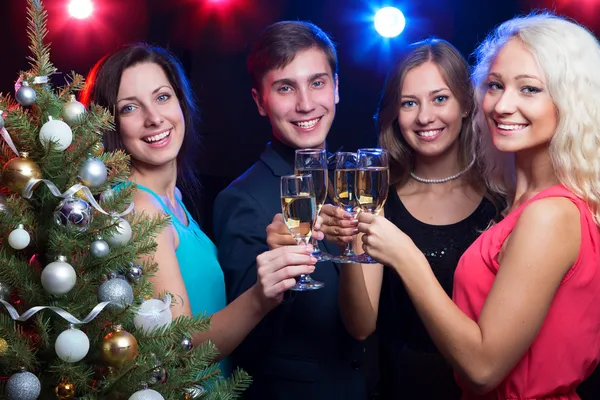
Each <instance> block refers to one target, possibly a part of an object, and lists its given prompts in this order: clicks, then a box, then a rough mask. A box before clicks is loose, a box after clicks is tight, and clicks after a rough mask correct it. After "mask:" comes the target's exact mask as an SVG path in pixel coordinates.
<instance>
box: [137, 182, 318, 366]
mask: <svg viewBox="0 0 600 400" xmlns="http://www.w3.org/2000/svg"><path fill="white" fill-rule="evenodd" d="M135 204H136V210H138V211H142V212H146V213H148V214H156V213H162V212H163V211H162V208H161V207H160V205H158V204H157V203H156V202H155V200H154V199H153V198H152V197H151V196H149V195H148V196H146V195H145V194H144V193H140V195H136V199H135ZM175 235H176V234H175V230H174V228H173V227H172V226H169V227H168V228H167V229H165V230H163V231H162V232H161V233H160V234H159V235H158V236H157V238H156V244H157V249H156V252H155V254H154V261H155V262H157V263H158V271H157V272H156V274H155V276H153V277H151V278H150V280H151V282H152V283H153V284H154V292H155V294H156V295H158V294H159V293H161V292H165V291H168V292H170V293H172V294H175V295H177V296H178V297H181V299H182V304H177V305H175V306H173V307H172V310H171V311H172V314H173V318H176V317H178V316H180V315H186V316H191V315H192V311H191V308H190V304H189V298H188V294H187V290H186V287H185V283H184V281H183V277H182V275H181V271H180V269H179V263H178V261H177V256H176V254H175V250H176V236H175ZM310 251H311V249H310V248H307V247H304V246H288V247H285V248H281V249H277V250H272V251H268V252H265V253H263V254H261V255H259V256H258V257H257V268H258V281H257V282H256V284H255V285H253V286H252V287H251V288H250V289H248V290H246V291H245V292H244V293H242V294H241V295H240V296H239V297H238V298H237V299H236V300H235V301H233V302H232V303H230V304H229V305H228V306H227V307H225V308H224V309H222V310H220V311H218V312H216V313H215V314H213V315H212V316H211V325H210V330H209V331H207V332H201V333H197V334H196V335H195V336H194V338H193V342H194V343H201V342H203V341H206V340H207V339H210V340H211V341H212V342H213V343H214V344H215V346H216V347H217V348H218V349H219V357H218V358H219V359H221V358H224V357H226V356H228V355H229V354H230V353H231V352H232V351H233V350H234V349H235V348H236V347H237V346H238V345H239V344H240V343H241V341H242V340H243V339H244V338H245V337H246V336H247V335H248V333H250V331H252V329H254V327H255V326H256V325H257V324H258V323H259V322H260V320H261V319H262V318H263V317H264V316H265V315H266V314H268V313H269V311H271V310H272V309H273V308H274V307H276V306H277V305H278V304H279V303H280V302H281V300H282V297H283V292H284V291H286V290H288V289H289V288H290V287H292V286H293V285H294V284H295V280H294V277H295V276H298V275H300V274H309V273H311V272H313V271H314V264H315V262H316V260H315V259H314V258H312V257H311V256H310ZM198 285H199V287H198V290H202V283H201V282H198Z"/></svg>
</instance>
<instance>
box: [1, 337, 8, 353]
mask: <svg viewBox="0 0 600 400" xmlns="http://www.w3.org/2000/svg"><path fill="white" fill-rule="evenodd" d="M7 350H8V342H7V341H6V340H5V339H4V338H0V356H3V355H5V354H6V351H7Z"/></svg>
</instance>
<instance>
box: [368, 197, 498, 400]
mask: <svg viewBox="0 0 600 400" xmlns="http://www.w3.org/2000/svg"><path fill="white" fill-rule="evenodd" d="M497 214H498V212H497V210H496V207H495V206H494V205H493V204H492V202H490V201H489V200H488V199H486V198H483V200H482V201H481V203H480V204H479V206H478V207H477V209H476V210H475V211H474V212H473V213H472V214H471V215H469V216H468V217H467V218H465V219H464V220H462V221H459V222H457V223H455V224H451V225H429V224H426V223H423V222H421V221H419V220H417V219H416V218H414V217H413V216H412V215H411V214H410V213H409V212H408V210H407V209H406V207H404V204H403V203H402V201H401V200H400V198H399V197H398V194H397V192H396V189H395V188H394V187H392V188H391V189H390V193H389V196H388V201H387V203H386V205H385V215H386V217H387V218H388V219H389V220H390V221H391V222H393V223H394V225H396V226H397V227H398V228H400V229H401V230H402V231H403V232H404V233H405V234H407V235H408V236H409V237H410V238H411V239H412V240H413V242H414V243H415V245H416V246H417V247H418V248H419V249H420V250H421V251H422V252H423V253H424V254H425V256H426V257H427V260H428V261H429V264H430V265H431V268H432V270H433V272H434V274H435V276H436V278H437V279H438V281H439V282H440V284H441V285H442V287H443V288H444V290H445V291H446V293H447V294H448V295H449V296H452V284H453V281H454V270H455V269H456V265H457V264H458V260H459V258H460V257H461V256H462V254H463V253H464V251H465V250H466V249H467V248H468V247H469V246H470V245H471V243H473V242H474V241H475V239H476V238H477V237H478V236H479V235H480V234H481V232H482V231H484V230H485V229H486V228H487V227H488V226H489V225H490V222H492V221H493V220H494V219H495V217H496V215H497ZM377 331H378V333H379V340H380V363H381V385H380V393H381V398H383V399H460V395H461V391H460V389H459V387H458V386H457V385H456V383H455V381H454V373H453V370H452V367H451V366H450V365H449V364H448V363H447V362H446V361H445V360H444V358H443V357H442V356H441V354H440V353H439V352H438V350H437V348H436V347H435V345H434V344H433V342H432V340H431V339H430V337H429V334H428V333H427V330H426V329H425V327H424V325H423V323H422V322H421V319H420V318H419V315H418V314H417V311H416V310H415V308H414V306H413V304H412V302H411V300H410V297H409V296H408V293H407V292H406V290H405V288H404V285H403V284H402V281H401V279H400V277H399V276H398V275H397V274H396V272H395V271H393V270H392V269H391V268H385V270H384V274H383V283H382V288H381V297H380V301H379V318H378V321H377Z"/></svg>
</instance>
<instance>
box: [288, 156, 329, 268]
mask: <svg viewBox="0 0 600 400" xmlns="http://www.w3.org/2000/svg"><path fill="white" fill-rule="evenodd" d="M294 173H295V174H296V175H304V174H311V175H312V179H313V186H314V188H315V201H316V203H317V215H319V213H320V212H321V208H322V207H323V204H325V201H326V199H327V185H328V183H329V178H328V176H327V153H326V152H325V149H299V150H296V158H295V161H294ZM310 241H311V244H312V246H313V248H314V249H315V251H314V252H313V253H312V255H313V257H315V258H316V259H317V260H319V261H327V260H331V259H332V258H333V256H332V255H331V254H328V253H326V252H324V251H322V250H321V249H320V248H319V243H318V241H317V239H315V238H314V237H312V238H311V240H310Z"/></svg>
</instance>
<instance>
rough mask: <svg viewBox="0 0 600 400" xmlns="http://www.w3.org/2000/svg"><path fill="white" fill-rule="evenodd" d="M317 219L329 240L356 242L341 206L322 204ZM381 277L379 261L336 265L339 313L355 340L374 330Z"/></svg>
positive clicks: (357, 237) (366, 335)
mask: <svg viewBox="0 0 600 400" xmlns="http://www.w3.org/2000/svg"><path fill="white" fill-rule="evenodd" d="M319 222H320V224H319V225H320V226H318V227H319V228H320V230H321V231H322V232H323V233H324V234H325V237H326V238H327V239H328V240H329V241H331V242H335V243H338V244H340V245H343V244H344V243H347V242H349V241H351V240H353V239H354V243H356V244H358V243H359V242H358V240H360V236H359V235H356V226H357V223H356V222H355V221H353V220H352V218H351V216H350V214H348V213H347V212H345V211H344V210H342V209H341V208H338V207H335V206H332V205H325V206H323V209H322V210H321V217H320V219H319ZM355 251H357V254H360V253H362V249H361V248H360V246H355ZM382 279H383V267H382V266H381V265H379V264H365V265H363V264H341V265H340V284H339V285H340V286H339V305H340V313H341V317H342V321H343V323H344V326H345V327H346V330H347V331H348V333H349V334H350V335H351V336H352V337H354V338H355V339H357V340H365V339H366V338H367V337H369V335H371V334H372V333H373V332H374V331H375V328H376V325H377V314H378V310H379V295H380V293H381V282H382Z"/></svg>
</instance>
